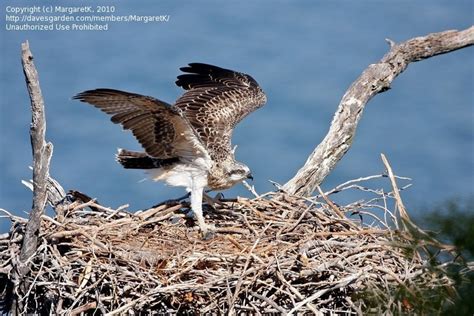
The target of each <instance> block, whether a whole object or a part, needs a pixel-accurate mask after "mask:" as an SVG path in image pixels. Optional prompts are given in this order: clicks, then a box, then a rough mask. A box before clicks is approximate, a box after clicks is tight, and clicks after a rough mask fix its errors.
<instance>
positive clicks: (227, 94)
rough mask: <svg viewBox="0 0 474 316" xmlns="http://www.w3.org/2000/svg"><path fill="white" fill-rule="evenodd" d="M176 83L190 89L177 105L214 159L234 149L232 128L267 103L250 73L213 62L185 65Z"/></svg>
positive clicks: (220, 157)
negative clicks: (217, 65)
mask: <svg viewBox="0 0 474 316" xmlns="http://www.w3.org/2000/svg"><path fill="white" fill-rule="evenodd" d="M181 70H182V71H183V72H185V73H186V74H183V75H180V76H178V80H177V81H176V84H177V85H178V86H180V87H182V88H184V89H185V90H187V91H186V92H185V93H184V94H183V96H182V97H181V98H179V99H178V100H177V101H176V104H175V106H176V107H178V108H179V109H181V110H182V111H183V115H184V116H186V118H187V119H188V120H189V122H190V123H191V125H192V126H193V128H194V129H195V131H196V133H197V135H199V137H200V139H201V141H202V143H203V144H204V145H205V146H206V147H207V148H208V149H209V154H210V156H211V157H212V158H213V159H216V160H219V159H222V158H223V157H222V156H225V155H227V154H228V153H229V152H230V151H231V142H230V141H231V136H232V131H233V129H234V127H235V125H236V124H237V123H239V122H240V121H241V120H242V119H243V118H244V117H245V116H247V115H248V114H249V113H251V112H253V111H255V110H256V109H258V108H260V107H261V106H263V105H264V104H265V102H266V96H265V93H264V92H263V91H262V89H261V88H260V87H259V85H258V83H257V82H256V81H255V80H254V79H253V78H252V77H251V76H249V75H246V74H244V73H239V72H235V71H232V70H228V69H223V68H219V67H216V66H212V65H207V64H200V63H191V64H189V66H188V67H183V68H181Z"/></svg>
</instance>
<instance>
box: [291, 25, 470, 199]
mask: <svg viewBox="0 0 474 316" xmlns="http://www.w3.org/2000/svg"><path fill="white" fill-rule="evenodd" d="M389 43H390V51H389V52H388V53H387V54H385V56H384V57H383V58H382V59H381V60H380V61H379V62H378V63H376V64H372V65H370V66H369V67H368V68H367V69H366V70H364V72H363V73H362V75H360V77H359V78H358V79H357V80H356V81H355V82H354V83H352V85H351V86H350V87H349V89H348V90H347V91H346V93H345V94H344V96H343V97H342V100H341V102H340V103H339V106H338V108H337V111H336V114H335V115H334V118H333V120H332V123H331V126H330V128H329V131H328V134H327V135H326V137H325V138H324V140H323V141H322V142H321V143H320V144H319V145H318V146H317V147H316V149H315V150H314V151H313V152H312V153H311V155H310V156H309V157H308V159H307V161H306V163H305V164H304V166H303V167H302V168H301V169H300V170H299V171H298V172H297V174H296V175H295V176H294V177H293V178H292V179H291V180H289V181H288V182H287V183H286V184H285V185H284V186H283V190H284V191H286V192H288V193H290V194H296V195H300V196H309V195H311V194H312V193H313V192H314V191H315V189H316V188H317V186H318V185H320V184H321V183H322V181H323V180H324V179H325V178H326V176H327V175H328V174H329V173H330V172H331V170H333V169H334V167H335V166H336V164H337V162H338V161H339V160H340V159H341V158H342V157H343V156H344V155H345V153H346V152H347V151H348V150H349V148H350V146H351V144H352V140H353V138H354V135H355V132H356V129H357V125H358V123H359V120H360V118H361V117H362V113H363V110H364V108H365V105H366V104H367V102H369V100H370V99H371V98H372V97H374V96H375V95H377V94H378V93H380V92H384V91H386V90H387V89H389V88H390V85H391V83H392V81H393V80H394V79H395V78H396V77H397V76H398V75H399V74H400V73H402V72H403V71H404V70H405V69H406V68H407V67H408V64H409V63H411V62H415V61H419V60H422V59H426V58H430V57H433V56H436V55H440V54H445V53H449V52H452V51H455V50H457V49H461V48H464V47H467V46H471V45H473V44H474V27H470V28H468V29H466V30H463V31H445V32H441V33H433V34H429V35H427V36H423V37H417V38H413V39H410V40H408V41H405V42H403V43H400V44H396V43H394V42H393V41H389Z"/></svg>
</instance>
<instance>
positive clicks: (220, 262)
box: [0, 192, 451, 315]
mask: <svg viewBox="0 0 474 316" xmlns="http://www.w3.org/2000/svg"><path fill="white" fill-rule="evenodd" d="M381 194H382V195H383V203H381V204H382V205H385V206H384V210H383V211H384V215H386V219H385V220H381V219H380V218H379V217H377V216H376V215H374V214H372V215H370V214H369V213H365V211H364V209H365V207H366V206H367V205H368V204H361V203H356V204H352V205H349V206H346V207H341V206H337V205H335V204H334V203H332V202H331V201H330V200H329V199H328V198H327V197H326V196H325V195H322V196H319V197H318V198H310V199H308V198H301V197H296V196H290V195H287V194H284V193H281V192H278V193H268V194H266V195H265V196H260V197H258V198H255V199H246V198H237V199H235V200H221V201H215V202H216V203H214V205H213V206H211V205H208V206H207V207H206V208H205V215H206V221H207V222H208V223H211V224H213V225H215V226H216V231H217V233H216V234H215V236H214V238H212V239H210V240H203V239H202V238H201V235H200V233H199V231H198V230H197V226H196V225H195V223H194V220H193V219H192V217H191V216H189V204H188V203H186V202H184V201H175V202H168V203H163V204H161V205H157V206H156V207H153V208H151V209H148V210H145V211H141V212H136V213H131V212H128V211H126V210H125V209H124V208H119V209H117V210H113V209H109V208H106V207H103V206H101V205H99V204H97V203H95V202H94V200H91V201H88V202H86V203H83V202H84V201H80V200H79V199H77V200H76V201H75V202H73V203H72V204H69V205H68V206H67V208H65V211H64V212H63V213H62V214H61V215H57V216H55V217H54V218H52V217H49V216H46V215H43V218H42V224H41V225H42V227H41V235H40V239H39V240H40V241H39V246H38V249H37V251H36V253H35V256H34V257H33V258H32V260H31V264H32V266H31V272H30V273H29V274H28V275H27V276H26V277H27V279H28V280H27V281H28V282H27V284H28V286H29V289H28V291H27V294H26V295H25V296H23V297H15V295H16V294H15V292H12V291H11V289H12V287H13V285H14V283H15V282H16V280H14V278H13V277H12V275H13V271H14V270H15V266H16V265H17V263H18V256H19V252H20V247H21V241H22V238H23V234H24V229H25V224H26V219H23V218H19V217H15V216H11V219H12V221H13V225H12V228H11V231H10V232H9V233H8V234H5V235H3V236H2V237H1V239H0V258H1V261H2V262H3V263H2V267H1V270H0V276H1V277H3V279H4V280H5V279H6V280H8V281H9V282H10V283H9V284H10V287H9V289H10V294H9V295H10V296H11V297H10V299H11V298H14V299H17V300H21V301H22V302H23V303H24V304H23V306H24V310H23V312H25V313H30V312H39V313H52V314H57V315H77V314H91V315H92V314H94V315H100V314H107V315H118V314H124V313H128V314H137V313H139V314H140V313H142V312H143V313H145V312H146V313H148V312H149V311H154V312H156V313H173V314H175V313H180V314H193V315H194V314H211V313H212V314H232V313H234V314H235V313H237V314H241V313H243V314H266V313H279V314H280V313H282V314H304V313H311V314H312V313H316V314H317V313H325V314H330V313H345V314H362V313H363V312H367V311H378V312H382V311H387V310H390V309H392V310H393V308H394V307H395V308H397V309H398V310H399V311H402V312H409V311H410V309H411V308H413V306H412V305H411V303H410V301H409V300H408V299H407V297H410V295H416V291H417V290H416V289H418V288H420V287H422V286H430V287H431V288H433V287H443V286H450V285H451V280H450V279H447V278H443V277H440V276H439V275H437V274H436V273H427V271H428V268H427V264H426V260H424V259H423V256H421V255H420V252H418V251H416V250H415V251H408V250H409V249H413V238H412V235H410V234H409V232H408V231H406V230H403V229H399V230H396V229H389V228H388V223H387V221H392V223H391V224H392V226H393V222H395V225H397V224H396V221H397V220H396V218H395V216H394V214H393V213H392V212H390V211H389V210H388V209H387V208H386V204H387V203H386V199H388V198H390V196H391V195H390V194H385V193H381ZM380 201H382V200H380ZM368 203H369V202H368ZM369 204H373V201H371V202H370V203H369ZM345 214H346V215H349V216H350V215H351V214H356V215H357V216H353V217H354V219H351V218H347V217H346V216H345ZM362 215H363V216H365V218H367V216H366V215H370V216H371V217H370V218H371V220H372V222H371V223H370V224H364V223H363V222H362V221H361V220H360V219H361V217H360V216H362ZM395 228H396V227H395ZM400 288H402V289H403V293H405V294H404V295H402V296H399V297H398V298H396V299H394V296H393V293H394V291H396V289H400ZM7 292H8V291H7ZM368 297H372V298H377V299H378V302H380V301H382V302H384V304H383V305H381V306H380V305H379V306H378V307H374V306H370V305H371V304H370V300H368V299H367V298H368ZM375 305H377V304H375ZM371 308H372V309H371ZM373 308H376V309H373Z"/></svg>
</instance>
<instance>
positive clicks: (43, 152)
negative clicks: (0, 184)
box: [18, 42, 53, 280]
mask: <svg viewBox="0 0 474 316" xmlns="http://www.w3.org/2000/svg"><path fill="white" fill-rule="evenodd" d="M21 50H22V54H21V56H22V65H23V72H24V74H25V80H26V86H27V88H28V93H29V95H30V100H31V113H32V120H31V126H30V140H31V147H32V152H33V206H32V209H31V212H30V217H29V221H28V224H27V226H26V231H25V237H24V239H23V244H22V247H21V253H20V262H19V267H18V277H19V279H20V280H21V279H22V277H23V276H24V275H26V273H28V271H29V266H30V262H29V259H30V258H31V257H32V256H33V255H34V253H35V251H36V249H37V247H38V234H39V229H40V222H41V215H43V213H44V209H45V206H46V202H47V199H48V177H49V162H50V160H51V156H52V153H53V145H52V144H51V143H46V141H45V132H46V120H45V114H44V101H43V96H42V94H41V89H40V85H39V79H38V72H37V71H36V67H35V65H34V63H33V55H32V54H31V51H30V48H29V44H28V42H26V43H22V45H21Z"/></svg>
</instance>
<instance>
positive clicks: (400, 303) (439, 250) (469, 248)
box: [352, 197, 474, 316]
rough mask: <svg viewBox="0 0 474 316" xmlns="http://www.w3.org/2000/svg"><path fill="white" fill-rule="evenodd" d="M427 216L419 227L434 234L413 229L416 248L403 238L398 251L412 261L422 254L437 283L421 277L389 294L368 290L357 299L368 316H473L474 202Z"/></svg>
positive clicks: (448, 205)
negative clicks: (384, 314) (450, 248)
mask: <svg viewBox="0 0 474 316" xmlns="http://www.w3.org/2000/svg"><path fill="white" fill-rule="evenodd" d="M420 213H421V212H420ZM422 214H423V216H422V217H420V218H419V219H418V221H417V222H418V223H420V224H421V225H420V226H422V227H423V228H428V229H430V230H431V232H430V233H429V234H425V233H423V232H420V231H416V230H414V229H413V230H412V229H410V230H409V232H408V233H409V235H410V236H411V239H412V242H410V243H408V244H407V239H406V238H400V243H394V246H395V247H400V248H401V249H402V252H403V254H404V255H405V256H406V257H407V258H411V257H413V256H416V255H418V254H422V255H423V256H424V258H425V259H426V262H427V267H426V273H427V274H432V275H435V276H436V277H435V278H434V279H435V280H437V282H428V283H427V282H426V280H424V279H423V278H424V275H419V276H417V277H415V278H413V279H409V280H405V281H404V282H403V284H399V285H397V286H390V288H388V289H387V286H388V285H387V284H382V285H377V286H376V287H372V288H368V289H367V290H366V291H365V292H363V293H358V294H356V295H355V296H353V297H352V299H353V301H356V300H358V299H361V300H362V301H363V305H364V314H370V315H372V314H373V315H378V314H383V313H386V312H389V313H391V314H394V315H413V314H415V315H456V316H458V315H474V261H473V260H474V197H473V198H469V199H457V200H455V199H453V200H449V201H447V202H445V203H443V204H442V205H440V206H438V207H436V208H435V209H433V210H431V211H424V212H422ZM438 241H439V242H441V243H439V242H438ZM443 244H444V245H443ZM446 245H448V246H449V245H453V246H454V247H455V250H454V251H452V250H451V251H449V250H448V249H447V247H445V246H446ZM387 290H388V291H387ZM387 292H388V293H389V294H388V295H387Z"/></svg>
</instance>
